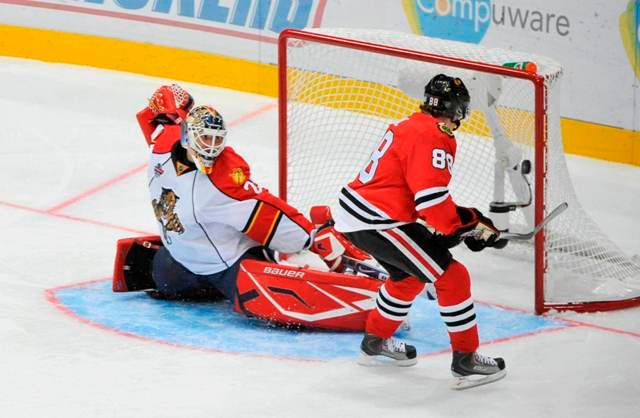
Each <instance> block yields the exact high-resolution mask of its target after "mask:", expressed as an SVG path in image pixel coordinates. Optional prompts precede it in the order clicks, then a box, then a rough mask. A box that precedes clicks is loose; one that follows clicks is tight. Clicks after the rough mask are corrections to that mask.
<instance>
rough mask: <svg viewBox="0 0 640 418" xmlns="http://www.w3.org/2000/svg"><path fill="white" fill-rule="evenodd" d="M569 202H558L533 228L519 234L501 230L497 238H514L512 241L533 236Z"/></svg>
mask: <svg viewBox="0 0 640 418" xmlns="http://www.w3.org/2000/svg"><path fill="white" fill-rule="evenodd" d="M568 207H569V204H568V203H567V202H563V203H561V204H559V205H558V206H557V207H556V208H555V209H554V210H552V211H551V213H549V214H548V215H547V216H545V217H544V219H542V221H541V222H540V223H539V224H538V225H536V226H535V228H533V230H531V231H529V232H526V233H522V234H519V233H517V232H502V233H501V234H500V236H499V237H498V239H506V240H514V241H527V240H530V239H531V238H533V237H534V236H535V235H536V234H537V233H538V232H540V231H541V230H542V228H544V227H545V226H546V225H547V224H548V223H549V222H550V221H551V220H553V219H554V218H555V217H557V216H558V215H560V214H561V213H562V212H564V211H565V210H567V208H568Z"/></svg>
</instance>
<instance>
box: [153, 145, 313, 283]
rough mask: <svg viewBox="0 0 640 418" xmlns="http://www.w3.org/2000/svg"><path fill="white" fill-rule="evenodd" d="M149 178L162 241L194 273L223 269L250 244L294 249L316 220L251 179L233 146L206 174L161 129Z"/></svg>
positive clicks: (304, 243) (300, 246) (306, 237)
mask: <svg viewBox="0 0 640 418" xmlns="http://www.w3.org/2000/svg"><path fill="white" fill-rule="evenodd" d="M148 179H149V192H150V197H151V204H152V206H153V210H154V213H155V217H156V219H157V221H158V227H159V229H160V236H161V237H162V241H163V243H164V245H165V247H166V248H167V249H168V250H169V252H170V253H171V255H172V256H173V257H174V258H175V259H176V261H178V262H179V263H180V264H182V265H183V266H184V267H186V268H187V269H189V270H190V271H191V272H193V273H195V274H202V275H208V274H213V273H217V272H219V271H223V270H225V269H227V268H229V267H230V266H231V265H233V264H234V263H235V262H236V261H237V260H238V259H239V258H240V257H241V256H242V255H243V254H244V253H245V252H246V251H247V250H249V249H250V248H252V247H256V246H260V245H262V246H265V247H268V248H271V249H274V250H277V251H280V252H284V253H293V252H299V251H301V250H303V249H305V248H306V247H307V246H308V245H309V240H310V232H311V230H312V229H313V226H312V224H311V223H310V222H309V221H308V220H307V219H306V218H305V217H304V216H303V215H302V214H300V213H299V212H298V211H297V210H296V209H294V208H292V207H291V206H289V205H288V204H286V203H285V202H284V201H282V200H281V199H279V198H277V197H275V196H273V195H272V194H271V193H269V192H268V191H267V190H266V189H263V188H261V187H260V186H258V185H257V184H255V183H254V182H253V181H251V180H250V170H249V166H248V165H247V163H246V162H245V161H244V159H243V158H242V157H240V156H239V155H238V154H237V153H236V152H235V151H234V150H233V149H232V148H230V147H226V148H225V150H224V151H223V152H222V154H220V155H219V156H218V157H217V158H216V160H215V163H214V165H213V170H212V172H211V174H209V175H206V174H203V173H202V172H200V171H198V170H197V169H196V167H195V165H194V164H193V163H191V162H190V161H189V160H188V159H187V158H186V152H185V150H184V148H182V146H181V145H180V141H179V140H178V139H176V137H175V136H173V135H171V136H169V135H162V136H161V137H160V138H159V139H158V141H157V142H156V143H155V144H154V147H153V153H152V154H151V159H150V163H149V167H148Z"/></svg>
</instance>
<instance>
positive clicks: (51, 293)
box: [44, 278, 322, 363]
mask: <svg viewBox="0 0 640 418" xmlns="http://www.w3.org/2000/svg"><path fill="white" fill-rule="evenodd" d="M106 280H111V278H105V279H94V280H86V281H83V282H78V283H71V284H66V285H62V286H56V287H52V288H50V289H46V290H45V291H44V297H45V299H46V300H47V301H48V302H49V303H51V304H52V305H53V306H54V307H55V308H56V309H58V310H59V311H60V312H62V313H63V314H65V315H67V316H69V317H71V318H73V319H75V320H76V321H79V322H81V323H83V324H85V325H89V326H91V327H93V328H97V329H99V330H102V331H106V332H109V333H111V334H115V335H119V336H121V337H128V338H134V339H136V340H139V341H146V342H151V343H155V344H160V345H165V346H169V347H174V348H184V349H187V350H191V351H198V352H204V353H216V354H227V355H234V356H247V357H258V358H268V359H276V360H291V361H299V362H304V363H317V362H321V361H322V360H314V359H301V358H294V357H285V356H271V355H265V354H253V353H235V352H233V351H222V350H216V349H214V348H203V347H194V346H191V345H187V344H180V343H172V342H169V341H164V340H159V339H155V338H150V337H145V336H142V335H137V334H132V333H130V332H126V331H120V330H118V329H115V328H110V327H108V326H106V325H102V324H99V323H97V322H93V321H90V320H88V319H86V318H83V317H81V316H80V315H78V314H76V313H75V312H73V311H72V310H71V309H69V308H67V307H66V306H65V305H64V304H63V303H62V302H60V300H59V299H58V297H57V296H56V293H57V292H58V291H60V290H64V289H69V288H79V287H86V286H91V285H92V284H95V283H99V282H103V281H106Z"/></svg>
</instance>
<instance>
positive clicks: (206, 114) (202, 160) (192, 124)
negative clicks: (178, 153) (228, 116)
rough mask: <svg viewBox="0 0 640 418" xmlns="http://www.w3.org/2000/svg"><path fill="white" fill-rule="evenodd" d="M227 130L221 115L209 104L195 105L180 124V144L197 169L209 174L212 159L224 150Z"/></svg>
mask: <svg viewBox="0 0 640 418" xmlns="http://www.w3.org/2000/svg"><path fill="white" fill-rule="evenodd" d="M226 136H227V130H226V128H225V125H224V120H223V119H222V116H221V115H220V114H219V113H218V111H217V110H215V109H214V108H213V107H210V106H196V107H194V108H193V109H191V111H190V112H189V113H188V114H187V119H186V121H185V123H183V124H182V137H181V140H180V141H181V143H182V146H183V147H184V148H185V149H186V150H187V152H188V153H189V155H190V156H191V159H192V160H193V162H194V163H195V164H196V167H197V168H198V170H200V171H202V172H203V173H205V174H210V173H211V169H212V167H213V161H214V160H215V158H216V157H217V156H218V155H220V153H221V152H222V151H223V150H224V146H225V142H226Z"/></svg>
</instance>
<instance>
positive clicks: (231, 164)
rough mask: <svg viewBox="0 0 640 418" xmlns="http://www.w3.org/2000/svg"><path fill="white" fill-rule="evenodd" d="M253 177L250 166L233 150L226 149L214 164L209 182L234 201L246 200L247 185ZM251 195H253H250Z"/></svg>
mask: <svg viewBox="0 0 640 418" xmlns="http://www.w3.org/2000/svg"><path fill="white" fill-rule="evenodd" d="M250 177H251V170H250V168H249V164H247V162H246V161H245V160H244V158H242V156H240V154H238V153H237V152H236V151H235V150H234V149H233V148H231V147H225V149H224V151H223V152H222V154H220V155H219V156H218V157H217V158H216V160H215V162H214V164H213V170H212V171H211V174H209V180H211V183H213V185H214V186H215V187H217V188H218V189H219V190H220V191H222V192H223V193H225V194H226V195H228V196H230V197H232V198H234V199H240V200H242V199H246V198H249V197H250V196H247V190H245V189H246V188H245V187H244V185H245V183H246V182H247V180H249V178H250ZM249 194H251V193H249Z"/></svg>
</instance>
